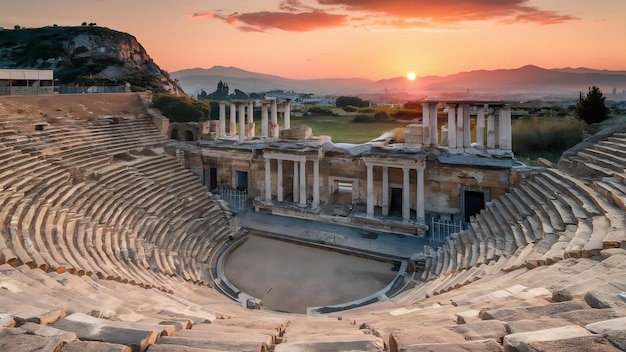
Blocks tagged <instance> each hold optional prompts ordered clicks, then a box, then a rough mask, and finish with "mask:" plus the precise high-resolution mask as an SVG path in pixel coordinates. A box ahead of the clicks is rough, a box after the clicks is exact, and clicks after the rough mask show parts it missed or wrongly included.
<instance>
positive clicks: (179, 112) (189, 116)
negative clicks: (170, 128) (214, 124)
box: [152, 94, 211, 122]
mask: <svg viewBox="0 0 626 352" xmlns="http://www.w3.org/2000/svg"><path fill="white" fill-rule="evenodd" d="M152 102H153V104H154V107H155V108H156V109H159V110H160V111H161V113H162V114H163V115H164V116H166V117H167V118H169V119H170V121H171V122H202V121H207V120H208V119H209V117H210V116H211V108H210V107H209V106H208V105H207V104H205V103H204V102H201V101H198V100H194V99H191V98H190V97H188V96H177V95H171V94H161V95H157V96H156V97H155V98H154V99H153V100H152Z"/></svg>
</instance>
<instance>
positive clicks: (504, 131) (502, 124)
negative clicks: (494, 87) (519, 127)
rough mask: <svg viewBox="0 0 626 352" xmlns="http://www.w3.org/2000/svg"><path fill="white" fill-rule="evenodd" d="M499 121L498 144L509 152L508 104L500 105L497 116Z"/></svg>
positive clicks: (509, 109)
mask: <svg viewBox="0 0 626 352" xmlns="http://www.w3.org/2000/svg"><path fill="white" fill-rule="evenodd" d="M498 123H499V126H498V127H499V131H500V133H499V137H500V141H499V143H498V144H499V145H500V149H502V150H504V151H506V152H510V151H511V145H512V144H511V107H510V106H508V105H505V106H502V107H501V108H500V111H499V116H498Z"/></svg>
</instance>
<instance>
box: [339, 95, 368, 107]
mask: <svg viewBox="0 0 626 352" xmlns="http://www.w3.org/2000/svg"><path fill="white" fill-rule="evenodd" d="M369 105H370V102H369V101H367V100H363V99H361V98H359V97H347V96H341V97H339V98H337V100H336V101H335V106H336V107H338V108H343V107H345V106H354V107H357V108H364V107H367V106H369Z"/></svg>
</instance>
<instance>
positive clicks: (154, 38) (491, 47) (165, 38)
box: [0, 0, 626, 79]
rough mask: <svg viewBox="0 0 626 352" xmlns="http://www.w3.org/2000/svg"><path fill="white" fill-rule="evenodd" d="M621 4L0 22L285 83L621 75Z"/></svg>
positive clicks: (443, 3) (89, 12) (292, 0)
mask: <svg viewBox="0 0 626 352" xmlns="http://www.w3.org/2000/svg"><path fill="white" fill-rule="evenodd" d="M625 14H626V1H624V0H596V1H593V2H591V1H588V0H568V1H562V0H558V1H557V0H529V1H526V0H436V1H434V0H284V1H280V0H254V1H252V0H229V1H228V2H226V1H222V0H220V1H218V0H207V1H200V0H196V1H188V0H176V1H174V0H124V1H123V0H45V1H41V0H19V1H16V0H0V27H4V28H13V26H14V25H16V24H17V25H20V26H22V27H40V26H46V25H52V24H58V25H80V24H81V23H82V22H83V21H86V22H95V23H97V24H98V25H100V26H105V27H109V28H112V29H115V30H119V31H123V32H128V33H131V34H133V35H135V36H136V37H137V39H138V40H139V41H140V42H141V43H142V44H143V46H144V47H145V48H146V50H147V51H148V54H150V56H152V58H153V59H154V60H155V62H156V63H157V64H158V65H159V66H161V68H163V69H165V70H167V71H170V72H173V71H177V70H180V69H185V68H195V67H204V68H209V67H212V66H214V65H222V66H236V67H239V68H242V69H245V70H249V71H255V72H260V73H267V74H274V75H279V76H283V77H288V78H336V77H363V78H370V79H383V78H391V77H397V76H404V75H406V74H407V72H411V71H412V72H415V73H416V74H417V75H418V76H425V75H447V74H453V73H456V72H459V71H467V70H476V69H497V68H516V67H520V66H523V65H526V64H533V65H537V66H541V67H544V68H558V67H568V66H569V67H589V68H597V69H613V70H626V50H625V48H626V37H625V36H624V33H626V20H624V18H623V17H624V15H625Z"/></svg>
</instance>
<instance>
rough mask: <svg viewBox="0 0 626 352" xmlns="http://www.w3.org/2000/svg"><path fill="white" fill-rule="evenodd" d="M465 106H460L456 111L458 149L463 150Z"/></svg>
mask: <svg viewBox="0 0 626 352" xmlns="http://www.w3.org/2000/svg"><path fill="white" fill-rule="evenodd" d="M464 108H465V106H464V105H463V104H459V105H458V107H457V109H456V147H457V148H463V129H464V127H465V126H463V121H464V110H465V109H464Z"/></svg>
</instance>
